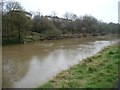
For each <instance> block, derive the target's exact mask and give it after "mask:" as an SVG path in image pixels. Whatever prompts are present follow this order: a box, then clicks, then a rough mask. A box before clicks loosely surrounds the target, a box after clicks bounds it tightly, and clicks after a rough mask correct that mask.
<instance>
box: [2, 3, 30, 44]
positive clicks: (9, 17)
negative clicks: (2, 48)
mask: <svg viewBox="0 0 120 90" xmlns="http://www.w3.org/2000/svg"><path fill="white" fill-rule="evenodd" d="M4 5H5V6H4V9H5V10H4V14H3V15H2V18H3V22H2V27H3V30H2V32H3V34H2V35H3V44H4V43H10V42H11V43H18V42H23V37H24V36H25V32H26V31H27V30H29V29H30V28H29V26H30V19H29V18H28V17H27V16H26V13H25V11H24V10H23V8H22V6H21V5H20V4H19V3H18V2H6V3H5V4H4Z"/></svg>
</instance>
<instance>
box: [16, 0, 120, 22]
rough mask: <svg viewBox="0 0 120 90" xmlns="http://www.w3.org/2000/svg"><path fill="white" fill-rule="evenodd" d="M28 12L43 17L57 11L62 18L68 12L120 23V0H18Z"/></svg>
mask: <svg viewBox="0 0 120 90" xmlns="http://www.w3.org/2000/svg"><path fill="white" fill-rule="evenodd" d="M16 1H18V2H20V3H21V5H22V6H23V7H24V8H25V10H27V11H38V10H40V11H41V13H42V14H43V15H51V12H52V11H56V13H57V16H59V17H62V16H63V14H64V13H65V12H66V11H67V12H72V13H75V14H77V15H78V16H81V15H85V14H87V15H92V16H94V17H95V18H97V19H98V20H102V21H104V22H115V23H117V22H118V1H120V0H16Z"/></svg>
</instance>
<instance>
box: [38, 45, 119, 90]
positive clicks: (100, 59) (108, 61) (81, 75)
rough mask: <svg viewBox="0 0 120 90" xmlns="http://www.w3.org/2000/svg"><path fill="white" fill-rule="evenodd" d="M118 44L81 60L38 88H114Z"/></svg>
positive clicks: (116, 72) (116, 75)
mask: <svg viewBox="0 0 120 90" xmlns="http://www.w3.org/2000/svg"><path fill="white" fill-rule="evenodd" d="M118 58H119V57H118V45H113V46H109V47H107V48H105V49H103V50H102V51H101V52H99V53H98V54H96V55H95V56H92V57H90V58H87V59H86V60H83V61H81V62H80V63H79V64H77V65H74V66H72V67H71V68H69V69H68V70H64V71H62V72H60V73H59V74H58V75H56V76H55V77H54V78H53V79H51V80H49V81H48V82H47V83H45V84H43V85H42V86H40V87H39V88H37V89H40V88H114V87H115V86H116V82H117V78H118V63H119V62H118Z"/></svg>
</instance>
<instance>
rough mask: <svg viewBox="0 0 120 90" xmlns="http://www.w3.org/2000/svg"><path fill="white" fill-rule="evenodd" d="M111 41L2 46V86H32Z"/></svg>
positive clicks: (81, 39) (76, 40) (73, 40)
mask: <svg viewBox="0 0 120 90" xmlns="http://www.w3.org/2000/svg"><path fill="white" fill-rule="evenodd" d="M113 42H114V41H113V40H112V41H111V40H107V39H105V38H104V39H102V40H100V39H99V38H97V37H86V38H80V39H65V40H51V41H43V42H34V43H29V44H25V45H23V44H18V45H7V46H3V51H2V54H3V63H2V64H3V74H2V76H3V77H2V79H3V82H2V83H3V84H2V85H3V86H2V87H3V88H35V87H39V86H40V85H41V84H43V83H44V82H46V81H47V80H49V79H50V78H52V77H54V76H55V75H56V74H57V73H59V72H60V71H61V70H65V69H67V68H69V67H70V66H72V65H74V64H77V63H79V62H80V60H82V59H84V58H86V57H90V56H92V55H94V54H96V53H97V52H99V51H100V50H101V49H103V48H104V47H105V46H108V45H110V44H111V43H113Z"/></svg>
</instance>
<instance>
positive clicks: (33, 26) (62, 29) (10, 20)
mask: <svg viewBox="0 0 120 90" xmlns="http://www.w3.org/2000/svg"><path fill="white" fill-rule="evenodd" d="M3 1H4V0H3ZM1 5H2V7H3V8H2V43H3V44H8V43H24V42H29V41H36V40H45V39H49V40H50V39H63V38H65V37H67V36H69V37H75V36H76V37H81V36H87V35H93V36H97V35H105V34H109V33H112V34H116V33H118V24H116V23H112V22H110V23H105V22H102V21H99V20H97V19H96V18H95V17H93V16H90V15H85V16H80V17H79V16H77V15H76V14H74V13H70V12H66V13H65V14H64V15H63V18H59V17H58V16H56V13H55V12H52V15H51V16H43V15H41V13H40V12H37V13H36V14H35V15H34V16H33V18H29V17H28V16H27V15H26V14H28V13H27V12H26V11H25V10H24V9H23V7H22V6H21V5H20V3H18V2H2V3H1ZM29 14H30V13H29Z"/></svg>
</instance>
